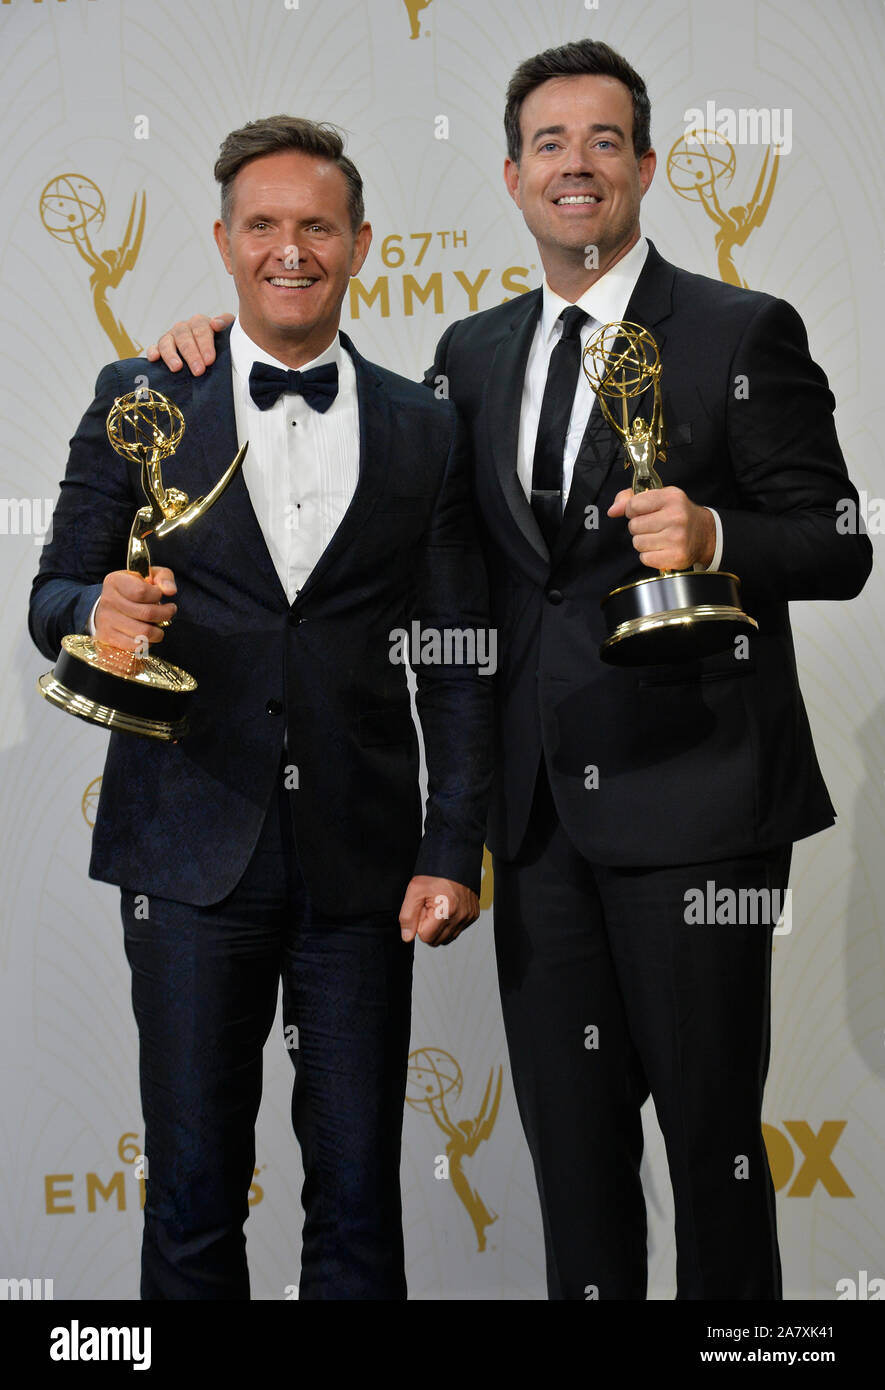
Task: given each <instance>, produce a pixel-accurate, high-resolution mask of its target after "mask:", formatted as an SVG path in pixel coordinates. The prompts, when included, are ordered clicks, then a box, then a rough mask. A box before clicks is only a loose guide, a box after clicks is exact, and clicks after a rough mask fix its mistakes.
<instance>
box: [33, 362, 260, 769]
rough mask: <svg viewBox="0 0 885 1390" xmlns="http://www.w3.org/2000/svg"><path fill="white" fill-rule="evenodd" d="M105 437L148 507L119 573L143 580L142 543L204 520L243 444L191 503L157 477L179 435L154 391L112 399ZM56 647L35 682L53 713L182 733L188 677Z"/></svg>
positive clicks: (117, 654) (154, 664)
mask: <svg viewBox="0 0 885 1390" xmlns="http://www.w3.org/2000/svg"><path fill="white" fill-rule="evenodd" d="M107 431H108V439H109V440H110V442H111V445H112V446H113V448H114V449H116V451H117V453H118V454H121V455H122V456H123V458H126V459H129V460H131V461H132V462H135V463H138V464H140V465H141V486H142V488H143V489H144V494H145V496H146V497H147V499H148V502H149V504H150V505H149V506H147V507H141V508H139V510H138V511H137V512H136V513H135V519H134V520H133V522H132V530H131V531H130V533H129V547H128V550H127V552H126V568H127V569H128V570H132V571H134V573H135V574H139V575H141V577H142V578H143V579H148V578H150V572H151V557H150V555H149V553H148V548H147V544H146V541H147V537H148V536H150V535H155V536H166V535H168V534H169V532H170V531H174V530H176V528H177V527H179V526H190V525H191V523H192V522H194V521H196V520H197V518H198V517H201V516H204V515H205V513H206V512H208V510H209V508H210V507H211V506H212V505H213V504H214V503H215V502H217V501H218V499H219V497H220V496H221V494H222V493H223V492H224V491H225V490H226V489H227V487H228V486H229V485H230V483H231V482H232V481H233V479H234V477H235V475H236V472H237V470H238V468H239V467H240V465H241V464H242V462H243V459H244V458H245V456H246V450H247V449H248V447H249V445H248V442H247V443H246V444H244V445H243V447H242V449H240V451H239V453H238V454H237V456H236V458H235V459H234V461H233V463H231V464H230V465H229V467H228V468H227V469H225V471H224V473H222V475H221V477H220V478H219V479H218V482H217V483H216V484H215V486H214V487H213V488H212V490H211V491H210V492H207V493H206V495H205V497H198V498H197V500H196V501H195V502H191V501H190V500H189V499H188V496H187V494H186V493H184V492H180V491H179V490H178V488H174V487H170V488H166V487H164V486H163V479H162V475H161V471H160V470H161V465H162V463H163V460H164V459H167V458H169V457H171V455H172V454H174V452H175V450H176V448H177V447H178V445H179V443H180V442H181V436H182V435H183V433H184V417H183V415H182V413H181V411H180V410H179V409H178V406H177V405H175V404H174V403H173V402H172V401H170V400H167V398H166V397H165V396H161V395H160V393H159V391H149V390H148V389H147V388H146V387H141V388H140V389H139V390H138V391H134V392H132V393H131V394H130V395H128V396H118V397H117V399H116V400H115V401H114V404H113V405H112V406H111V409H110V411H109V412H108V418H107ZM61 645H62V650H61V652H60V654H59V658H58V661H57V662H56V664H55V669H54V670H53V671H47V673H46V675H45V676H41V677H40V680H39V681H38V683H37V684H38V686H39V688H40V691H41V693H42V694H43V695H44V696H45V697H46V699H47V700H49V701H51V703H52V704H54V705H58V707H59V709H63V710H66V711H67V713H68V714H75V715H77V717H78V718H80V719H88V720H89V721H90V723H92V724H101V725H103V726H104V727H105V728H108V729H119V730H121V731H123V732H125V733H130V734H143V735H145V736H146V737H148V738H158V739H163V740H164V741H165V742H167V743H175V742H177V740H178V739H180V738H181V737H182V735H183V734H185V733H187V707H188V704H189V701H190V698H191V696H192V694H193V692H194V691H195V690H196V688H197V682H196V681H195V680H194V678H193V676H189V675H188V673H187V671H183V670H182V669H181V668H180V667H179V666H173V665H172V664H171V662H168V661H162V660H161V659H160V658H159V657H155V656H148V655H147V654H146V652H141V651H139V650H136V651H125V650H124V649H122V648H120V647H112V646H110V645H109V644H108V643H106V642H99V641H97V640H96V639H95V638H94V637H85V636H82V635H80V634H75V635H73V636H71V637H63V638H62V644H61ZM142 645H143V646H144V647H145V648H146V645H147V644H146V642H144V641H143V642H142Z"/></svg>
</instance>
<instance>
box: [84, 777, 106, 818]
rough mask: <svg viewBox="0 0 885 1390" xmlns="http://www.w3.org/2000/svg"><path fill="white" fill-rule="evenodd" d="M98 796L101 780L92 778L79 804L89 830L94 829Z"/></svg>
mask: <svg viewBox="0 0 885 1390" xmlns="http://www.w3.org/2000/svg"><path fill="white" fill-rule="evenodd" d="M100 794H101V778H100V777H93V779H92V781H91V782H90V783H89V786H88V787H87V788H86V790H85V792H84V793H83V799H82V801H81V802H80V810H81V811H82V812H83V819H84V820H85V822H86V824H87V825H88V826H89V829H90V830H92V829H94V827H95V812H96V810H97V808H98V798H99V796H100Z"/></svg>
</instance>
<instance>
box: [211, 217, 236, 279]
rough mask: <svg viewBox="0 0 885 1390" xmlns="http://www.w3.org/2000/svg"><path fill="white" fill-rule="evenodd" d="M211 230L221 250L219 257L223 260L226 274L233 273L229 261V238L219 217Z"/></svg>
mask: <svg viewBox="0 0 885 1390" xmlns="http://www.w3.org/2000/svg"><path fill="white" fill-rule="evenodd" d="M212 231H213V234H214V236H215V245H216V246H217V247H218V249H219V251H220V252H221V259H222V260H223V261H224V268H225V270H226V271H227V273H228V275H233V273H234V271H233V266H232V265H231V261H230V240H229V238H228V235H227V227H225V225H224V223H223V222H222V220H221V218H220V217H219V218H218V220H217V222H216V223H215V226H214V227H213V228H212Z"/></svg>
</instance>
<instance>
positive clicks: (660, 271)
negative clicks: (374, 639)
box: [426, 245, 872, 866]
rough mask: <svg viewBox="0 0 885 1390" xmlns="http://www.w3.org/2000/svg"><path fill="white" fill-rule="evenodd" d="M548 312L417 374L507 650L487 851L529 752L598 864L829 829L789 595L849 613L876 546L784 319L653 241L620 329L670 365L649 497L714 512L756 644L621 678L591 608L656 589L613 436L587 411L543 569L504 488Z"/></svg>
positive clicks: (450, 351) (487, 326)
mask: <svg viewBox="0 0 885 1390" xmlns="http://www.w3.org/2000/svg"><path fill="white" fill-rule="evenodd" d="M540 313H541V291H540V290H535V291H532V292H530V293H528V294H525V295H521V296H519V297H518V298H516V299H513V300H511V301H509V302H508V303H506V304H504V305H501V306H499V307H497V308H494V309H489V310H486V311H485V312H483V313H480V314H476V315H474V316H473V317H471V318H469V319H464V320H462V321H460V322H458V323H455V324H453V325H451V327H450V328H449V329H448V330H447V331H446V333H445V334H444V335H443V337H442V339H441V341H440V343H439V346H438V348H437V354H436V361H435V363H434V366H433V367H432V368H431V369H430V371H429V372H428V373H427V377H426V382H427V384H433V383H434V382H435V381H436V380H438V379H439V378H440V377H444V378H445V379H446V381H447V382H448V389H449V393H450V395H451V399H452V400H453V401H454V402H455V405H456V406H457V407H458V410H459V412H460V413H461V414H462V416H463V417H464V418H465V421H466V424H467V426H468V428H469V430H470V433H471V438H472V443H473V449H474V457H475V469H476V497H477V503H478V510H479V514H480V518H481V532H482V534H483V536H484V540H485V553H486V561H487V566H488V573H489V585H490V599H491V611H492V621H493V623H494V624H495V625H496V626H497V628H498V642H499V649H500V652H501V660H500V663H499V669H498V676H497V679H496V693H497V699H496V709H497V717H496V724H497V728H496V761H495V780H494V785H493V791H492V799H491V813H490V821H489V834H488V843H489V846H490V848H491V849H492V851H493V853H494V854H496V855H498V856H499V857H501V858H503V859H510V858H513V857H514V856H515V855H516V853H517V851H518V850H519V847H520V844H521V843H522V839H523V836H524V833H525V829H526V825H527V822H528V816H529V810H530V807H531V802H532V795H533V791H534V786H535V781H536V777H537V770H538V765H539V761H540V759H541V757H542V756H543V757H544V759H545V761H546V766H547V771H548V775H549V778H550V783H551V787H552V791H553V796H554V799H555V802H556V807H557V810H558V813H559V816H560V819H561V821H562V823H563V825H564V827H565V829H566V831H567V833H568V835H569V837H570V838H571V840H572V841H573V843H574V844H575V845H576V846H577V847H578V848H579V850H580V851H581V853H582V854H583V855H584V856H585V857H586V858H587V859H589V860H590V861H591V862H597V863H603V864H610V865H648V866H652V865H661V864H668V863H678V864H690V863H694V862H701V861H704V860H708V861H709V860H712V859H718V858H726V857H731V856H733V855H744V854H753V853H756V852H758V851H759V850H762V849H768V848H772V847H774V846H778V845H782V844H786V843H789V842H791V841H793V840H795V839H798V838H801V837H802V836H805V835H810V834H813V833H814V832H815V831H818V830H821V829H823V828H824V827H825V826H827V825H829V824H831V823H832V820H833V808H832V805H831V803H830V799H829V796H828V795H827V791H826V787H825V786H824V782H823V779H822V777H821V773H820V769H819V767H818V763H817V758H816V756H815V752H814V747H813V744H812V739H811V733H810V730H809V726H808V719H807V717H806V713H805V708H804V705H803V702H802V696H801V694H800V691H799V685H798V681H797V677H796V663H795V657H794V652H793V641H792V636H791V632H790V620H789V614H788V602H789V601H790V600H792V599H803V598H814V599H830V598H831V599H842V598H850V597H852V596H853V595H854V594H856V593H857V592H858V591H859V590H860V588H861V587H862V586H863V584H864V581H865V580H866V578H867V575H868V574H869V571H870V567H871V563H872V548H871V545H870V542H869V539H868V538H867V537H866V536H865V535H842V534H840V533H839V532H838V531H837V527H836V523H837V519H838V512H837V504H838V502H839V500H840V499H842V498H854V499H855V501H856V498H857V494H856V492H855V489H854V488H853V486H852V484H851V482H850V481H849V479H848V476H847V473H846V469H845V463H844V460H843V458H842V453H841V450H840V448H839V443H838V440H837V438H836V432H835V428H834V424H833V405H834V402H833V397H832V395H831V394H830V391H829V390H828V387H827V380H826V377H825V376H824V373H823V372H822V371H821V369H820V368H819V367H818V366H817V365H816V364H815V363H814V362H813V361H812V359H811V357H810V356H809V353H808V342H807V338H806V334H805V330H804V328H803V326H802V322H801V320H800V318H799V316H798V314H797V313H796V312H795V310H794V309H792V308H791V307H790V305H788V304H786V303H784V302H783V301H782V300H776V299H773V298H772V297H771V296H770V295H766V294H758V293H752V292H750V291H748V290H742V289H734V288H732V287H731V286H730V285H724V284H721V283H720V282H719V281H717V280H710V279H707V278H706V277H704V276H700V275H693V274H690V273H689V272H687V271H684V270H680V269H677V267H675V266H673V265H670V264H668V263H667V262H666V261H665V260H663V258H662V257H661V256H660V255H659V254H658V252H657V251H656V250H655V248H654V247H653V246H651V245H650V246H649V252H648V257H647V259H646V263H645V265H644V267H643V269H642V272H641V274H640V276H639V280H638V282H637V284H636V288H635V290H634V293H633V295H632V297H631V299H630V303H629V304H628V306H627V310H626V312H625V314H624V318H625V319H628V320H632V321H634V322H637V323H640V324H642V325H643V326H645V327H646V328H648V329H650V330H651V332H652V333H653V334H654V337H655V339H656V340H657V343H658V345H659V347H660V350H661V356H662V362H663V373H662V389H663V415H664V423H665V426H666V430H667V434H668V437H669V448H668V451H667V460H666V463H662V464H661V465H660V472H661V476H662V480H663V482H664V484H665V485H666V484H673V485H675V486H677V487H680V488H683V489H684V491H685V492H686V493H687V494H688V496H689V497H690V498H691V499H692V501H694V502H696V503H699V504H701V505H707V506H711V507H715V508H716V509H717V510H718V512H719V513H720V515H721V518H722V524H723V532H724V541H725V548H724V553H723V556H722V562H721V566H720V568H721V569H724V570H731V571H733V572H735V573H736V574H737V575H738V576H739V577H740V579H741V581H742V585H743V599H744V605H745V608H746V610H747V612H748V613H750V614H751V615H752V617H754V618H755V619H756V620H757V622H758V623H759V632H758V634H756V635H754V636H753V637H752V639H751V640H750V644H749V650H748V651H746V652H744V650H743V647H742V648H741V649H740V651H738V650H737V649H736V650H735V651H729V652H726V653H725V654H724V655H721V656H715V657H708V658H706V659H704V660H699V661H696V662H690V663H688V664H686V665H674V666H657V667H644V668H637V669H633V670H617V669H615V668H613V667H611V666H607V665H605V664H604V663H603V662H602V661H601V660H600V658H599V646H600V643H601V642H602V641H603V639H604V638H605V636H606V635H607V631H606V627H605V622H604V618H603V613H602V610H601V607H600V605H601V603H602V600H603V599H604V598H605V596H606V594H607V593H608V592H609V591H610V590H611V589H613V588H615V587H616V586H617V585H620V584H624V583H628V582H630V581H631V580H634V579H639V578H642V577H644V576H647V575H648V574H649V573H650V571H649V570H648V569H647V568H646V567H644V566H643V565H642V563H641V561H640V560H639V556H638V554H637V552H636V550H635V549H634V547H633V544H632V538H631V536H630V534H629V531H628V529H627V523H626V521H625V520H624V518H623V517H619V518H617V519H609V518H608V517H607V516H606V510H607V509H608V507H609V506H610V505H611V503H612V501H613V500H614V497H615V494H616V493H617V492H618V491H619V490H620V489H621V488H623V487H626V486H629V483H630V478H631V475H630V474H629V473H627V472H625V471H624V466H623V465H624V449H623V445H622V443H621V442H620V439H619V437H618V436H617V435H616V434H615V433H614V431H613V430H612V429H611V428H610V427H609V426H608V425H607V424H606V422H605V419H604V418H603V417H602V415H601V412H600V410H599V407H598V405H597V404H596V403H594V406H593V409H592V411H591V414H590V419H589V422H588V425H587V429H586V432H585V435H584V438H583V441H582V444H581V447H580V450H579V452H578V457H577V461H576V464H575V470H574V478H573V483H572V487H571V490H570V493H569V498H568V503H567V505H566V508H565V511H564V515H563V522H562V529H561V531H560V533H559V535H558V537H557V540H556V543H555V545H554V548H553V551H552V554H551V553H550V552H549V551H548V549H547V546H546V544H545V542H544V539H543V537H542V535H541V532H540V530H539V528H538V525H537V522H536V521H535V517H534V515H533V513H532V510H531V507H530V506H529V503H528V501H527V498H526V495H525V492H524V490H523V487H522V485H521V484H520V482H519V479H518V477H517V472H516V459H517V441H518V432H519V415H520V404H521V399H522V386H523V379H524V376H525V370H526V362H527V360H528V354H529V349H530V347H531V343H532V339H533V336H534V333H535V327H536V325H537V322H538V318H539V316H540ZM588 389H589V388H588ZM641 404H643V402H640V400H639V399H638V398H637V400H636V401H635V402H634V411H635V409H636V407H638V406H640V405H641ZM644 404H645V405H646V410H645V417H646V418H648V410H647V402H644Z"/></svg>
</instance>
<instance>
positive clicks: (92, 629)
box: [86, 594, 101, 637]
mask: <svg viewBox="0 0 885 1390" xmlns="http://www.w3.org/2000/svg"><path fill="white" fill-rule="evenodd" d="M100 603H101V594H99V596H98V598H97V599H96V600H95V602H94V603H93V605H92V612H91V613H90V614H89V621H88V622H87V624H86V630H87V632H88V633H89V636H90V637H94V636H95V610H96V608H97V607H98V605H99V604H100Z"/></svg>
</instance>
